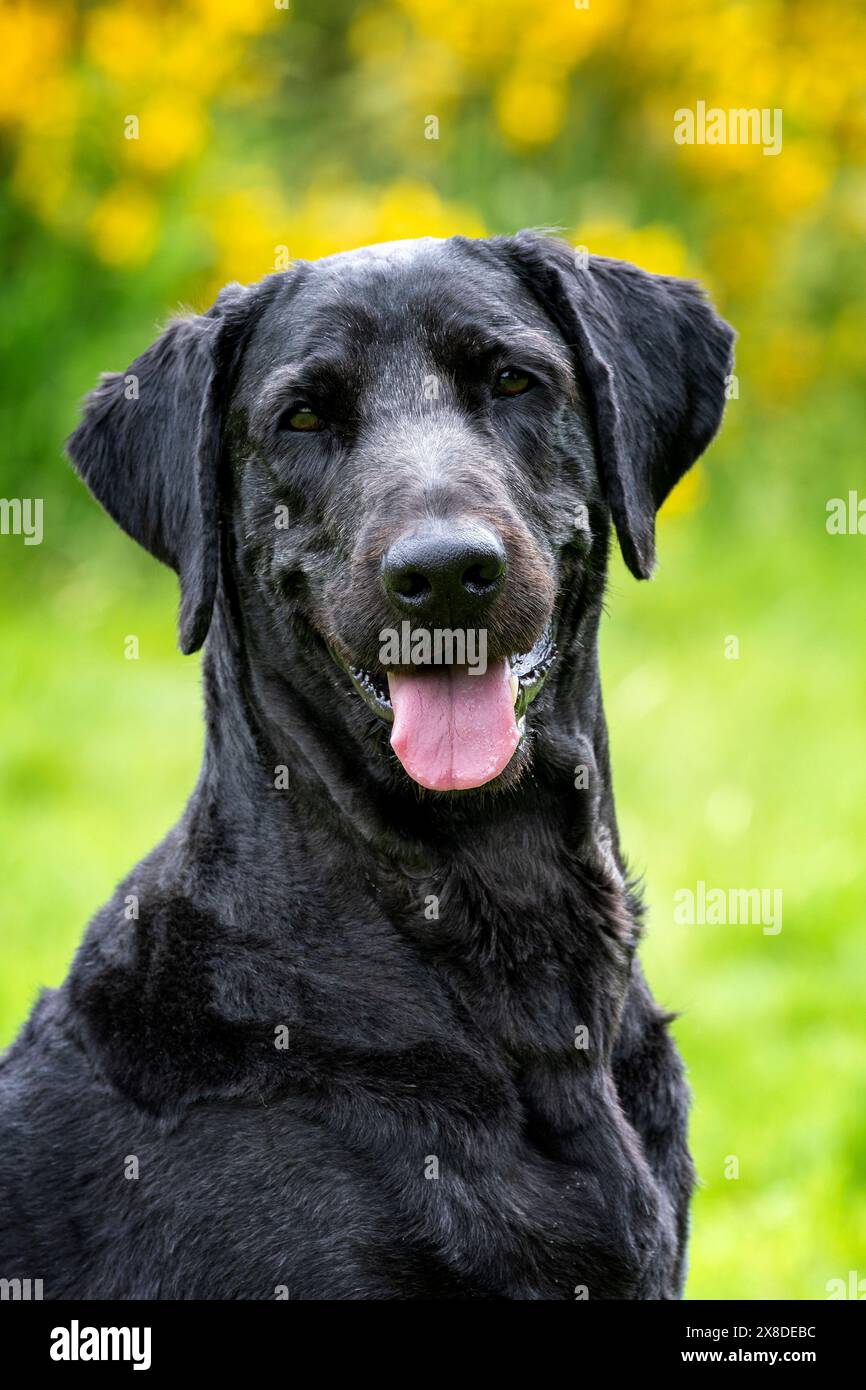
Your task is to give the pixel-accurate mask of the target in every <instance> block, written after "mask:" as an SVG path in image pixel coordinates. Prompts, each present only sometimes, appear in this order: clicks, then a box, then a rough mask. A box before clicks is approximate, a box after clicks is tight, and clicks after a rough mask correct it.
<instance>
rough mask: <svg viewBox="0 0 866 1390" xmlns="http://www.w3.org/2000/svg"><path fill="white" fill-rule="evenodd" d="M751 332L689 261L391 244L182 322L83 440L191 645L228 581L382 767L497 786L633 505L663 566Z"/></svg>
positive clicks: (90, 471) (244, 608)
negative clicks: (680, 501) (687, 277)
mask: <svg viewBox="0 0 866 1390" xmlns="http://www.w3.org/2000/svg"><path fill="white" fill-rule="evenodd" d="M731 343H732V334H731V331H730V329H729V328H728V327H727V325H725V324H724V323H722V322H721V321H720V320H719V319H718V318H717V317H716V315H715V314H714V313H713V311H712V309H711V308H710V307H709V305H708V304H707V303H706V301H705V300H704V298H703V297H702V295H701V293H700V291H699V290H698V289H697V288H696V287H695V286H694V285H693V284H690V283H688V282H685V281H680V280H674V279H669V278H667V277H662V276H655V275H648V274H646V273H644V272H642V271H640V270H636V269H635V268H634V267H632V266H629V265H624V264H620V263H618V262H614V261H609V260H602V259H599V258H597V257H590V258H588V260H587V261H585V262H584V261H582V260H581V259H580V258H579V257H578V256H576V255H575V253H574V252H572V251H571V249H570V248H569V247H567V246H566V245H565V244H563V243H561V242H558V241H555V240H552V239H549V238H546V237H542V236H539V235H536V234H533V233H523V234H521V235H520V236H517V237H513V238H496V239H493V240H489V241H471V240H466V239H463V238H459V237H457V238H453V239H451V240H448V241H438V240H432V239H431V240H421V241H409V242H400V243H392V244H388V245H385V246H377V247H371V248H367V249H364V250H360V251H354V252H350V253H347V254H345V255H340V256H333V257H330V258H328V259H326V260H323V261H319V262H316V263H314V264H301V265H299V266H298V267H296V268H295V269H294V270H292V271H290V272H288V273H286V274H285V275H274V276H270V277H268V278H267V279H266V280H264V281H262V282H261V283H260V284H258V285H254V286H251V287H249V288H242V287H240V286H230V287H229V288H228V289H227V290H224V291H223V293H222V294H221V295H220V296H219V299H218V300H217V302H216V304H215V305H214V307H213V308H212V309H211V310H210V311H209V312H208V313H207V314H204V315H203V316H201V317H194V318H186V319H179V320H176V321H174V322H173V323H171V324H170V325H169V327H168V328H167V329H166V331H165V332H164V333H163V335H162V337H161V338H160V339H159V340H158V341H157V342H156V343H155V344H154V345H153V346H152V347H151V348H150V349H149V350H148V351H147V352H146V353H144V355H143V356H142V357H140V358H139V359H138V360H137V361H136V362H135V363H133V365H132V366H131V367H130V368H129V370H128V372H126V373H125V374H122V375H112V376H109V377H106V378H105V379H104V380H103V382H102V384H101V385H100V386H99V387H98V388H97V390H96V391H95V392H94V393H93V394H92V396H91V397H90V398H89V401H88V404H87V408H86V413H85V416H84V419H83V421H82V423H81V425H80V426H79V428H78V429H77V431H76V432H75V434H74V435H73V436H72V439H71V440H70V444H69V452H70V455H71V457H72V460H73V462H74V464H75V466H76V468H77V469H78V471H79V473H80V474H81V476H82V477H83V478H84V480H85V481H86V482H87V484H88V485H89V487H90V488H91V489H92V491H93V492H94V494H95V495H96V497H97V498H98V499H99V501H100V502H101V503H102V504H103V506H104V507H105V508H106V510H107V511H108V512H109V513H110V514H111V515H112V516H113V517H114V519H115V520H116V521H118V522H119V524H120V525H121V526H122V527H123V528H124V529H125V530H126V531H127V532H128V533H129V534H130V535H132V536H133V537H134V538H135V539H136V540H137V541H139V542H140V543H141V544H142V545H144V546H145V547H146V548H147V549H148V550H149V551H151V552H152V553H153V554H154V555H156V556H157V557H158V558H159V559H160V560H163V561H165V562H166V563H168V564H170V565H172V566H173V567H174V568H175V569H176V570H177V572H178V574H179V576H180V581H181V610H180V643H181V647H182V649H183V650H184V651H186V652H191V651H194V650H195V649H196V648H198V647H199V646H201V644H202V643H203V641H204V639H205V636H206V634H207V631H208V627H209V625H210V621H211V614H212V609H213V605H214V602H215V599H216V597H217V594H218V593H221V594H222V595H223V597H224V599H225V602H226V604H228V605H229V606H231V607H232V609H233V611H234V613H235V618H236V621H238V622H239V623H240V625H241V627H242V628H243V632H244V636H245V640H246V649H247V650H248V651H250V652H251V653H253V654H254V659H255V660H256V661H257V662H259V663H260V664H261V663H264V664H266V665H267V667H268V672H269V678H276V679H277V680H283V681H285V682H286V683H289V684H291V683H294V684H298V683H299V682H301V683H303V684H306V687H307V690H308V692H311V693H312V699H311V707H312V708H313V709H314V710H315V716H316V717H318V718H321V719H323V720H325V721H327V720H332V719H333V720H338V721H342V722H343V723H344V725H345V726H346V727H347V728H348V729H349V731H350V732H351V734H352V735H353V736H355V737H356V738H357V740H358V743H359V747H362V748H364V749H365V751H367V752H368V755H369V756H372V757H375V758H379V759H380V760H381V765H382V772H383V775H385V776H386V777H388V778H391V779H393V778H395V777H403V776H404V773H403V772H401V771H400V769H399V768H398V766H397V763H396V761H395V759H394V753H396V755H397V758H398V759H399V761H400V763H401V764H402V768H403V769H405V773H407V774H408V775H409V777H410V778H412V779H413V780H414V781H415V782H416V783H420V784H421V785H422V786H425V787H428V788H431V789H433V790H435V791H453V790H461V789H467V788H472V787H478V786H481V785H486V784H489V783H495V784H496V785H497V786H501V785H505V784H507V783H508V781H509V780H511V779H513V778H514V777H515V776H516V775H519V772H520V769H521V768H522V767H523V766H524V765H525V763H526V760H527V758H528V756H529V753H528V745H529V742H530V741H529V740H528V739H527V738H526V737H525V734H526V729H527V720H528V721H529V724H530V726H531V723H532V719H533V712H532V711H530V709H529V706H530V704H531V702H532V701H533V700H534V699H535V697H536V696H537V695H539V693H540V692H541V690H542V688H543V687H544V684H545V681H546V679H547V677H548V674H549V673H550V672H551V670H555V668H556V652H557V645H559V646H560V647H563V646H565V647H567V645H568V643H569V641H570V640H572V639H573V638H574V633H575V629H576V626H577V625H578V624H579V621H580V612H579V605H578V611H575V604H574V602H573V599H574V595H575V593H577V592H578V591H581V590H583V591H584V592H585V593H586V594H597V593H598V590H599V584H600V578H599V577H600V576H602V575H603V573H604V568H605V560H606V554H607V545H608V533H609V529H610V521H611V518H612V520H613V523H614V526H615V528H616V531H617V535H618V537H619V542H620V545H621V547H622V551H623V555H624V557H625V560H626V562H627V564H628V566H629V568H630V569H631V571H632V573H633V574H635V575H636V576H637V577H639V578H647V577H648V576H649V575H650V573H651V572H652V569H653V564H654V555H655V546H654V533H655V514H656V510H657V508H658V507H659V505H660V504H661V502H662V501H663V500H664V498H665V497H666V496H667V494H668V492H669V491H670V490H671V488H672V487H673V486H674V484H675V483H676V482H677V480H678V479H679V478H680V477H681V476H682V475H683V473H684V472H685V471H686V470H687V469H688V468H689V467H690V466H691V464H692V463H693V462H694V461H695V459H696V458H697V457H698V455H699V454H700V453H701V452H702V451H703V449H704V448H705V447H706V446H707V444H708V443H709V441H710V440H711V438H712V437H713V435H714V433H715V431H716V429H717V427H718V425H719V421H720V419H721V414H722V409H723V404H724V398H725V378H726V375H727V374H728V372H729V371H730V359H731ZM570 600H572V601H570ZM587 601H589V600H587ZM566 621H567V623H568V628H569V630H568V631H564V630H563V628H564V625H565V623H566ZM300 664H302V665H303V669H302V670H299V665H300ZM554 679H555V678H554ZM389 741H390V745H391V747H390V748H389V747H388V743H389Z"/></svg>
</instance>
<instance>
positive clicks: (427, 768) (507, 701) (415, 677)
mask: <svg viewBox="0 0 866 1390" xmlns="http://www.w3.org/2000/svg"><path fill="white" fill-rule="evenodd" d="M332 655H333V656H334V659H335V660H336V661H337V663H338V665H340V666H341V667H342V668H343V670H344V671H345V672H346V673H347V675H348V676H349V678H350V680H351V682H352V684H353V686H354V687H355V690H356V691H357V693H358V694H359V695H360V697H361V699H362V700H363V701H364V703H365V704H366V705H367V706H368V708H369V709H371V710H372V711H373V713H374V714H376V715H378V716H379V718H380V719H383V720H385V721H387V722H388V723H389V724H392V725H393V729H392V733H391V747H392V748H393V750H394V752H395V753H396V755H397V757H398V758H399V760H400V762H401V764H402V765H403V768H404V769H405V771H406V772H407V773H408V774H409V776H410V777H411V778H412V780H413V781H415V782H417V783H418V784H419V785H420V786H422V787H427V788H428V789H429V790H430V791H438V792H444V791H465V790H468V789H469V788H471V787H481V786H484V785H485V783H487V782H492V781H493V779H494V778H495V777H498V776H499V774H500V773H501V772H503V771H504V770H505V768H506V767H507V766H508V763H509V762H510V761H511V759H512V757H513V756H514V752H515V750H516V749H517V747H518V745H519V744H520V742H521V741H522V739H523V738H524V737H525V733H526V711H527V709H528V707H529V705H530V704H531V703H532V701H533V700H534V699H535V698H536V696H537V695H538V694H539V692H540V691H541V689H542V687H543V685H544V682H545V680H546V679H547V675H548V672H549V671H550V668H551V666H552V665H553V662H554V660H555V658H556V646H555V643H554V637H553V629H552V627H549V628H548V629H547V630H546V631H545V633H544V634H543V635H542V636H541V637H540V638H539V640H538V641H537V642H536V643H535V645H534V646H533V647H532V648H531V650H530V651H528V652H523V653H521V654H519V655H514V656H511V657H504V658H501V659H500V660H498V661H490V662H489V663H487V665H486V666H485V667H483V668H482V666H481V665H478V666H475V667H473V666H457V665H441V666H415V667H410V668H408V669H403V670H400V671H396V670H393V671H383V672H382V673H381V674H379V673H378V672H375V671H368V670H364V669H363V668H362V667H359V666H355V665H352V664H351V663H349V662H347V661H344V660H342V659H341V658H340V657H339V656H338V655H337V653H336V652H334V651H333V649H332Z"/></svg>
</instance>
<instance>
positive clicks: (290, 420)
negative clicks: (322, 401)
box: [277, 405, 323, 434]
mask: <svg viewBox="0 0 866 1390" xmlns="http://www.w3.org/2000/svg"><path fill="white" fill-rule="evenodd" d="M277 427H278V428H279V429H281V430H300V431H301V432H302V433H304V434H309V433H311V432H312V431H313V430H320V429H322V427H323V421H322V419H321V418H320V416H318V415H317V414H316V412H315V410H312V409H311V408H310V406H308V405H293V406H292V407H291V408H290V409H289V410H284V411H283V413H282V415H281V416H280V418H279V420H278V421H277Z"/></svg>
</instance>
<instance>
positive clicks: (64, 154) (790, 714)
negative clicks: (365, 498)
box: [0, 0, 866, 1299]
mask: <svg viewBox="0 0 866 1390" xmlns="http://www.w3.org/2000/svg"><path fill="white" fill-rule="evenodd" d="M864 55H866V13H864V10H863V9H862V8H859V9H858V8H855V7H853V6H852V5H851V4H850V3H849V2H848V0H829V2H828V3H822V4H820V5H816V4H815V3H814V0H804V3H794V2H793V0H789V3H781V0H776V2H775V3H771V2H770V0H752V3H748V4H732V3H703V0H590V3H589V5H588V6H587V7H586V8H581V7H580V6H579V5H578V6H576V5H575V4H574V3H573V0H543V3H542V2H540V0H472V3H467V0H437V3H436V4H430V3H429V0H374V3H372V4H357V3H356V4H350V3H345V2H344V0H329V2H328V3H322V0H291V3H290V5H289V6H288V7H287V8H281V7H280V6H279V0H278V4H277V5H274V3H273V0H173V2H172V3H166V4H160V3H156V0H120V3H93V4H78V5H73V4H65V3H62V0H53V3H52V4H50V5H45V4H10V3H6V2H5V0H4V3H3V5H2V8H0V63H2V66H3V68H4V69H5V74H4V79H3V82H2V86H0V158H2V162H3V168H4V171H5V174H6V179H5V191H4V193H3V196H2V203H0V218H2V241H3V246H4V261H5V268H4V274H3V276H2V280H0V302H2V320H3V323H4V326H5V329H6V332H5V335H4V342H3V348H2V362H0V367H2V370H0V409H2V420H0V428H2V433H0V438H2V441H3V458H2V470H3V471H2V478H0V494H2V496H3V497H6V498H10V497H39V498H42V499H44V527H45V534H44V540H43V543H42V544H41V545H39V546H29V547H28V546H24V545H23V541H22V538H21V537H16V536H13V535H3V536H0V584H2V595H3V605H2V620H0V639H2V671H0V718H2V730H3V733H2V740H0V744H2V750H0V782H2V797H3V806H4V830H3V834H2V837H0V920H2V943H0V1042H2V1043H5V1042H6V1041H8V1040H9V1039H10V1038H11V1037H12V1036H13V1035H14V1033H15V1031H16V1030H17V1028H18V1027H19V1026H20V1024H21V1022H22V1020H23V1018H24V1017H25V1015H26V1012H27V1010H28V1009H29V1007H30V1005H31V1003H32V1001H33V999H34V997H35V995H36V992H37V990H38V988H39V987H40V986H42V985H44V984H49V985H50V984H55V983H58V982H59V981H60V980H61V979H62V977H63V974H64V972H65V970H66V967H67V965H68V962H69V959H70V957H71V954H72V952H73V950H74V947H75V945H76V943H77V941H78V939H79V936H80V934H81V931H82V928H83V925H84V923H85V921H86V920H87V918H88V917H89V915H90V914H91V913H92V912H93V911H94V910H95V909H96V908H97V907H98V906H99V904H100V903H101V902H102V901H103V900H104V899H105V898H106V897H107V895H108V894H109V892H110V891H111V889H112V887H113V885H114V883H115V881H116V880H117V879H118V878H119V877H120V876H121V875H122V873H123V872H124V871H125V870H126V869H127V868H128V867H129V866H130V865H131V864H132V863H134V862H135V861H136V860H137V859H138V858H139V857H140V856H141V855H142V854H143V853H145V852H146V851H147V850H148V849H149V848H150V847H151V846H152V845H153V843H154V842H155V841H156V840H157V838H158V837H160V836H161V835H162V834H163V833H164V832H165V831H166V830H167V829H168V827H169V826H170V825H171V824H172V822H173V821H174V819H175V818H176V817H177V815H178V813H179V811H180V808H181V807H182V804H183V802H184V799H185V797H186V796H187V795H188V793H189V791H190V790H191V788H192V785H193V782H194V779H195V774H196V767H197V762H198V758H199V754H200V748H201V740H202V730H201V718H200V699H199V692H198V665H197V659H186V658H183V657H181V656H180V655H179V654H178V653H177V652H176V650H175V647H174V614H175V607H176V593H175V583H174V578H173V576H172V575H171V574H169V573H168V572H166V571H163V570H160V568H159V567H158V566H157V565H156V563H155V562H154V561H152V560H150V559H149V558H148V557H147V556H145V555H143V554H142V553H139V552H137V551H136V548H135V547H134V546H133V544H132V543H131V542H130V541H128V540H126V539H125V538H124V537H122V536H121V535H120V533H119V532H116V530H115V528H113V527H112V525H111V524H110V523H109V522H108V520H107V519H106V518H104V517H103V516H102V515H101V514H100V513H99V511H98V509H97V507H96V506H95V504H94V503H92V502H91V501H90V499H89V498H88V497H87V495H86V494H85V492H84V490H83V488H82V487H81V486H80V485H79V484H78V483H77V482H76V480H75V479H74V478H73V477H72V475H71V473H70V471H69V470H68V468H67V466H66V465H65V463H64V459H63V453H62V445H63V440H64V437H65V436H66V435H67V434H68V432H69V430H70V429H71V428H72V426H73V425H74V423H75V420H76V418H77V402H78V401H79V399H80V397H81V395H82V394H83V393H84V391H85V390H87V389H88V388H89V387H90V386H91V385H92V384H93V382H94V380H95V378H96V376H97V374H98V372H99V371H101V370H104V369H122V368H124V367H125V366H126V365H127V364H128V362H130V361H131V360H132V359H133V357H134V356H135V355H136V354H137V353H138V352H139V351H140V350H141V349H142V348H143V347H144V346H146V345H147V344H148V343H149V342H150V341H151V339H152V338H153V337H154V336H155V333H156V330H157V328H158V326H159V325H160V324H161V322H163V321H164V320H165V319H166V317H167V316H168V315H169V314H170V313H171V312H173V311H174V310H175V309H176V308H177V307H178V306H179V305H181V304H183V305H190V306H193V307H196V308H204V307H206V306H207V304H208V303H209V302H210V301H211V299H212V297H213V296H214V294H215V292H216V291H217V289H218V288H219V287H220V285H222V284H223V283H224V282H225V281H226V280H231V279H238V280H251V279H256V278H258V277H259V276H260V275H262V274H265V273H267V272H269V271H271V270H273V269H274V268H275V267H276V268H280V267H281V266H282V265H285V263H286V260H287V259H292V258H295V257H316V256H320V255H323V254H327V253H330V252H333V251H337V250H342V249H346V248H349V247H352V246H355V245H358V244H362V243H364V242H369V241H376V240H383V239H391V238H396V237H409V236H416V235H423V234H437V235H447V234H450V233H452V232H462V233H468V234H483V233H486V232H489V233H493V232H509V231H513V230H516V229H517V228H519V227H522V226H539V225H544V226H549V227H556V228H559V229H561V230H562V232H563V234H564V235H566V236H568V237H569V238H571V239H572V240H573V241H574V242H575V244H580V245H586V246H588V247H589V249H590V250H591V251H594V252H600V253H604V254H610V255H616V256H622V257H624V258H627V259H630V260H634V261H635V262H637V263H638V264H639V265H642V266H644V267H646V268H647V269H650V270H657V271H664V272H668V273H674V274H687V275H695V276H699V277H700V278H701V279H702V280H703V281H704V282H705V283H706V284H707V286H708V287H709V289H710V292H711V293H712V295H713V297H714V299H715V300H716V302H717V304H718V305H719V307H720V309H721V311H722V313H723V314H724V315H725V316H726V317H728V318H729V319H730V320H731V322H733V323H734V324H735V325H736V327H737V329H738V330H739V333H740V341H739V349H738V362H737V388H738V395H737V397H736V398H735V399H732V400H731V402H730V404H729V407H728V412H727V420H726V425H725V429H724V433H723V435H722V436H721V438H720V440H719V441H718V442H717V443H716V444H715V445H714V446H713V448H712V450H711V452H710V454H709V455H708V456H707V458H706V459H705V461H704V462H703V463H702V464H701V465H700V466H699V467H698V468H697V469H696V470H694V472H693V473H692V474H690V475H689V477H688V478H687V479H686V480H685V481H684V483H683V484H682V485H681V486H680V487H679V488H678V489H677V490H676V491H675V493H674V495H673V497H672V498H671V500H670V502H669V503H668V505H667V506H666V507H665V510H664V514H663V517H662V520H661V524H660V555H661V567H660V571H659V573H658V575H657V577H656V578H655V580H654V581H653V583H652V584H651V585H638V584H636V583H635V582H634V581H633V580H632V579H631V578H630V577H629V576H628V575H627V573H626V571H625V570H624V568H623V566H622V565H621V563H620V562H619V559H618V558H617V560H616V562H615V565H614V570H613V575H612V582H611V592H610V598H609V617H608V619H607V620H606V622H605V626H604V632H603V660H604V667H605V682H606V692H607V704H608V712H609V717H610V723H611V735H612V747H613V756H614V768H615V777H616V786H617V793H618V805H619V813H620V819H621V824H622V831H623V838H624V842H625V845H626V846H627V849H628V852H629V854H630V858H631V861H632V865H633V867H634V868H635V869H637V870H639V871H642V872H644V873H645V875H646V887H647V896H648V901H649V904H650V914H649V934H648V939H647V943H646V947H645V955H646V961H647V966H648V971H649V975H650V979H651V982H652V984H653V987H654V989H655V991H656V993H657V995H658V996H659V998H660V999H661V1001H662V1002H663V1003H664V1004H665V1005H667V1006H669V1007H672V1008H676V1009H679V1010H682V1016H681V1018H680V1021H679V1022H678V1024H677V1025H676V1031H677V1035H678V1039H679V1042H680V1045H681V1047H682V1050H683V1052H684V1054H685V1057H686V1059H687V1062H688V1066H689V1071H690V1076H691V1081H692V1085H693V1087H694V1092H695V1106H694V1118H693V1145H694V1150H695V1154H696V1158H697V1162H698V1166H699V1169H700V1173H701V1177H702V1187H701V1190H700V1192H699V1194H698V1196H697V1198H696V1201H695V1207H694V1239H693V1245H692V1269H691V1275H690V1280H689V1285H688V1295H689V1296H690V1297H692V1298H696V1299H700V1298H712V1297H720V1298H758V1297H768V1298H783V1297H788V1298H798V1299H809V1298H825V1297H827V1294H828V1281H830V1280H833V1279H838V1280H843V1281H845V1283H846V1286H847V1285H849V1281H850V1272H851V1271H855V1272H856V1278H857V1279H864V1280H866V1201H864V1175H866V1025H864V986H866V968H864V962H866V945H864V924H866V910H864V909H866V891H864V884H863V860H864V847H866V796H864V723H866V719H864V700H866V631H864V628H866V623H864V583H863V578H864V558H866V535H858V534H848V535H832V534H830V533H829V532H828V530H827V525H826V522H827V503H828V501H829V500H830V499H832V498H835V497H842V498H847V496H848V493H849V490H852V489H853V490H857V489H860V492H859V493H858V496H864V495H866V478H864V424H866V405H864V378H866V315H864V307H866V273H864V271H866V258H864V255H863V245H864V235H866V165H864V143H866V142H864V136H866V97H864ZM698 100H704V101H706V102H707V104H708V105H709V106H713V105H716V106H722V107H725V108H728V107H758V108H763V107H767V108H771V109H776V108H778V109H781V111H782V113H783V146H782V151H781V153H779V154H778V155H777V156H774V157H773V156H766V155H764V154H763V152H762V149H761V148H760V147H759V146H758V147H756V146H736V147H735V146H730V145H729V146H718V145H717V146H710V145H703V146H698V145H695V146H691V147H690V146H681V145H677V144H676V143H675V142H674V140H673V125H674V112H675V111H676V110H677V109H678V108H682V107H694V106H695V103H696V102H697V101H698ZM130 117H136V118H137V120H138V138H137V139H129V138H126V137H127V134H128V133H129V132H130V131H131V130H133V129H134V123H132V124H131V123H130V121H129V118H130ZM431 117H435V118H436V122H438V130H436V123H435V122H431V119H430V118H431ZM434 132H435V133H436V135H437V136H438V138H428V137H429V136H430V135H431V134H432V133H434ZM864 529H866V522H864ZM130 634H135V635H137V636H138V638H139V643H140V657H139V659H138V660H137V661H130V660H127V659H125V655H124V652H125V638H126V637H127V636H128V635H130ZM731 637H736V638H737V640H738V644H739V655H738V657H737V658H736V659H731V657H730V652H731V650H732V646H731V644H730V642H728V639H729V638H731ZM699 880H703V881H704V882H705V883H706V884H707V885H709V886H711V887H722V888H725V889H727V888H731V887H734V888H736V887H741V888H751V887H763V888H768V889H771V890H773V889H777V888H780V889H781V890H782V891H783V904H784V908H783V927H782V931H781V932H780V933H779V934H778V935H772V936H771V935H765V934H764V933H763V932H762V931H761V928H760V926H757V925H753V926H708V925H705V926H692V927H685V926H681V925H677V923H676V921H675V919H674V906H673V902H674V899H673V895H674V893H675V892H676V890H677V889H678V888H681V887H694V886H695V885H696V883H697V882H698V881H699ZM732 1160H736V1162H733V1161H732ZM735 1172H738V1176H733V1174H734V1173H735ZM851 1287H853V1285H852V1286H851ZM861 1296H866V1283H864V1285H863V1287H862V1293H861Z"/></svg>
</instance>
